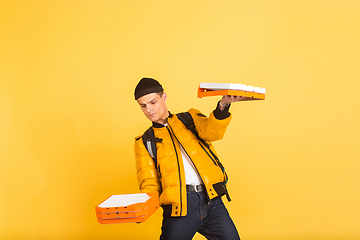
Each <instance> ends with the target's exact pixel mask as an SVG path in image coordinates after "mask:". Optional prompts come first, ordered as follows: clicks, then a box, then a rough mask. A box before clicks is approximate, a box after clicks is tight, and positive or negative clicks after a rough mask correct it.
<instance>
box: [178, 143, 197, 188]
mask: <svg viewBox="0 0 360 240" xmlns="http://www.w3.org/2000/svg"><path fill="white" fill-rule="evenodd" d="M179 145H180V144H179ZM180 149H181V156H182V159H183V163H184V169H185V181H186V184H190V185H199V184H202V181H201V178H200V177H199V174H198V173H197V171H196V169H195V166H194V164H193V163H192V161H191V160H190V158H189V156H188V155H187V154H186V152H185V150H184V149H183V147H182V146H181V145H180Z"/></svg>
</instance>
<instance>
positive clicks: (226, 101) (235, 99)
mask: <svg viewBox="0 0 360 240" xmlns="http://www.w3.org/2000/svg"><path fill="white" fill-rule="evenodd" d="M246 98H247V97H243V96H232V95H224V96H223V97H222V99H221V100H220V104H219V106H220V110H221V111H223V110H224V109H225V108H227V107H228V106H229V105H230V103H232V102H238V101H242V100H245V99H246Z"/></svg>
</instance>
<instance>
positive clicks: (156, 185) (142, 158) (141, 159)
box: [134, 137, 161, 195]
mask: <svg viewBox="0 0 360 240" xmlns="http://www.w3.org/2000/svg"><path fill="white" fill-rule="evenodd" d="M134 150H135V160H136V172H137V180H138V183H139V188H140V192H157V193H158V195H160V193H161V185H160V178H159V173H158V171H157V168H156V166H155V162H154V160H153V159H152V158H151V157H150V155H149V153H148V151H147V150H146V148H145V146H144V143H143V141H142V138H141V137H139V138H136V140H135V148H134Z"/></svg>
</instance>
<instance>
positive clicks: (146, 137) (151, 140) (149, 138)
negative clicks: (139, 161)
mask: <svg viewBox="0 0 360 240" xmlns="http://www.w3.org/2000/svg"><path fill="white" fill-rule="evenodd" d="M141 138H142V140H143V143H144V145H145V148H146V150H147V151H148V152H149V155H150V156H151V158H152V159H153V160H154V163H155V166H156V168H157V149H156V142H162V139H160V138H156V137H155V134H154V129H153V128H152V127H149V128H148V129H147V130H146V131H145V132H144V134H143V135H142V137H141Z"/></svg>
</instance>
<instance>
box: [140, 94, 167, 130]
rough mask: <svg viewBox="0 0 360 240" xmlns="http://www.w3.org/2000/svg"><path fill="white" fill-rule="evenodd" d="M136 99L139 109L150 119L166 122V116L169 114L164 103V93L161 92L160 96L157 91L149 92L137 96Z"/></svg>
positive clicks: (161, 122)
mask: <svg viewBox="0 0 360 240" xmlns="http://www.w3.org/2000/svg"><path fill="white" fill-rule="evenodd" d="M137 101H138V103H139V105H140V107H141V110H142V111H143V113H144V114H145V116H146V117H147V118H148V119H149V120H150V121H152V122H157V123H160V124H165V123H166V118H167V117H168V116H169V112H168V109H167V106H166V104H165V102H166V93H163V94H162V96H160V95H159V94H157V93H149V94H147V95H145V96H142V97H140V98H138V100H137Z"/></svg>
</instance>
